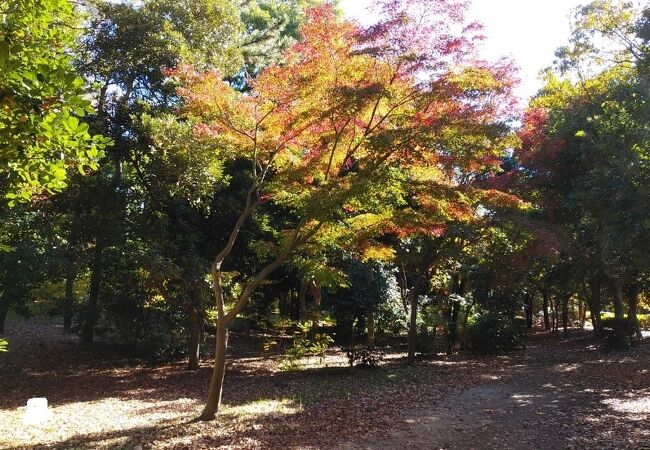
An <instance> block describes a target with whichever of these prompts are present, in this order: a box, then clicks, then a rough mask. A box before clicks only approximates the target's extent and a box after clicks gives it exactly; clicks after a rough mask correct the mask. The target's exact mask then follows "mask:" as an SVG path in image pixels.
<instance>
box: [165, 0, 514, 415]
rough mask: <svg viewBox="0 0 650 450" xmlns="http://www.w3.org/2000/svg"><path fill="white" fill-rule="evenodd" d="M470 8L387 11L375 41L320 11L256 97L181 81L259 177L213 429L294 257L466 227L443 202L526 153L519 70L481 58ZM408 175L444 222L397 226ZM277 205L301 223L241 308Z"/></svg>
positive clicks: (222, 332)
mask: <svg viewBox="0 0 650 450" xmlns="http://www.w3.org/2000/svg"><path fill="white" fill-rule="evenodd" d="M464 7H465V5H463V4H461V3H455V2H447V1H439V2H418V1H413V2H385V3H382V4H381V8H380V13H381V17H382V18H381V20H380V21H379V22H378V23H376V24H375V25H373V26H370V27H367V28H361V27H360V26H358V25H356V24H354V23H351V22H348V21H344V20H340V19H338V17H337V14H336V13H335V10H334V8H333V7H332V6H331V5H324V6H321V7H317V8H314V9H311V10H310V11H309V12H308V19H307V22H306V24H305V25H304V26H303V27H302V28H301V40H300V42H299V43H297V44H295V45H294V46H293V47H292V48H290V49H289V51H288V52H287V54H286V55H285V61H286V62H285V63H284V64H282V65H278V66H272V67H270V68H268V69H266V70H264V71H263V72H262V73H261V74H260V76H259V77H258V78H257V79H255V80H253V81H252V82H251V91H250V92H249V93H246V94H242V93H240V92H238V91H237V90H235V89H234V88H232V87H231V86H229V85H228V84H227V83H225V82H223V81H222V75H221V73H219V72H217V71H210V72H200V71H198V70H196V69H194V68H192V67H190V66H185V67H182V68H180V69H178V70H176V71H175V72H174V73H173V76H174V77H175V78H176V79H177V80H178V81H179V82H180V83H181V84H182V86H183V87H182V88H181V89H180V93H181V95H182V96H183V99H184V112H185V114H187V115H188V116H192V117H194V118H198V119H199V122H200V123H198V124H197V125H196V126H195V133H196V135H197V136H201V137H202V138H203V139H205V140H207V141H210V142H212V143H213V145H214V146H215V148H219V149H222V150H221V151H220V153H221V154H222V156H223V157H224V158H232V159H239V158H240V159H245V160H247V161H249V164H250V175H249V176H250V188H249V190H248V193H247V196H246V200H245V203H244V204H243V205H242V210H241V214H240V216H239V217H238V219H237V221H236V223H235V224H234V226H233V228H232V231H231V233H230V236H229V238H228V241H227V243H226V245H225V246H224V248H223V249H222V250H221V251H220V252H219V253H218V254H217V255H216V257H215V259H214V262H213V264H212V277H213V280H212V281H213V287H214V295H215V300H216V308H217V313H218V318H217V339H216V349H215V366H214V372H213V376H212V380H211V383H210V392H209V396H208V402H207V404H206V407H205V409H204V411H203V413H202V415H201V418H202V419H205V420H210V419H213V418H214V417H215V414H216V413H217V411H218V408H219V403H220V398H221V391H222V385H223V378H224V373H225V351H226V345H227V336H228V327H229V325H230V324H231V323H232V322H233V320H234V319H235V318H236V317H237V316H238V314H239V313H241V312H242V311H243V310H244V309H245V308H246V306H247V304H248V302H249V300H250V297H251V295H252V293H253V292H254V291H255V289H256V288H257V287H258V286H259V285H260V283H262V282H263V281H264V280H265V279H266V278H267V277H268V276H269V275H270V274H271V273H272V272H273V271H275V270H276V269H278V268H279V267H280V266H281V265H282V264H283V263H284V262H285V261H286V260H287V258H288V257H289V256H290V255H291V254H292V252H294V251H295V250H296V249H297V248H299V247H301V246H303V245H305V244H306V243H308V242H310V241H312V240H314V239H316V238H318V236H325V235H327V234H328V233H337V231H338V230H339V229H340V228H341V227H348V228H350V229H356V230H365V232H367V231H368V230H371V229H378V230H379V229H386V228H387V227H388V226H389V225H390V224H393V226H395V227H402V228H405V229H408V228H409V227H410V228H420V229H427V230H429V229H430V228H431V226H433V225H432V223H435V222H439V220H436V219H437V218H440V217H441V216H445V215H448V214H451V215H462V214H463V211H462V210H456V209H457V208H456V203H455V202H447V201H445V200H444V195H438V194H439V193H441V192H442V193H445V192H447V191H448V190H456V185H457V184H458V181H457V180H458V178H462V177H465V176H468V175H469V173H470V172H473V171H476V170H478V169H480V168H484V169H487V168H493V167H495V166H496V165H498V162H499V161H500V160H499V157H500V156H501V155H502V153H503V151H504V148H505V147H506V146H507V145H508V144H510V143H511V142H512V141H511V139H510V138H509V137H508V135H507V133H504V130H506V129H507V127H506V125H505V123H504V122H505V120H506V119H507V115H508V112H509V111H511V108H512V98H511V96H510V88H511V86H512V84H513V77H512V74H511V68H510V66H509V65H507V64H505V63H501V64H496V65H490V64H488V63H485V62H482V61H480V60H478V58H476V56H475V53H474V51H473V44H474V41H475V40H477V39H479V38H480V35H479V33H478V32H479V31H480V27H479V26H478V25H477V24H469V25H466V24H465V23H464V19H463V11H464ZM400 173H405V174H409V177H408V178H405V179H404V180H408V184H409V185H416V184H419V185H421V186H422V189H421V192H420V193H418V196H419V197H420V198H419V200H418V201H419V203H420V204H421V205H422V207H421V208H420V209H421V210H422V211H426V213H427V214H428V215H429V216H431V217H433V219H431V220H429V223H427V222H426V221H425V219H424V218H425V217H426V215H425V214H410V213H409V212H408V211H407V210H408V208H407V209H404V211H403V212H402V213H400V214H399V215H394V214H393V212H394V211H395V208H393V206H392V205H393V204H395V202H396V201H397V202H399V197H400V196H401V192H403V191H402V190H401V189H400V185H399V182H398V181H397V180H396V178H399V174H400ZM395 183H397V187H395ZM457 195H459V196H462V193H457ZM396 197H398V198H397V200H396ZM406 201H407V200H406V199H403V202H406ZM268 202H272V203H274V204H277V205H287V206H290V207H291V208H292V210H293V214H294V217H295V222H294V224H293V226H292V227H291V228H288V229H286V230H283V231H282V233H281V237H280V239H279V240H278V242H277V243H276V245H275V250H274V251H273V252H272V253H271V254H270V257H269V259H268V262H267V264H266V265H265V266H263V267H262V268H261V269H260V270H259V271H258V272H257V273H256V274H255V275H254V276H252V277H251V278H250V279H249V280H248V281H247V282H246V283H245V284H244V285H243V288H242V291H241V292H240V293H239V294H238V296H237V298H236V299H234V301H233V302H232V304H231V305H227V304H226V301H225V298H224V291H223V286H222V271H223V269H224V265H226V264H227V263H228V257H229V255H230V253H231V251H232V249H233V246H234V244H235V242H236V240H237V237H238V234H239V232H240V230H241V228H242V226H243V224H244V223H245V221H246V220H247V219H248V218H249V217H250V216H251V214H253V212H254V211H255V210H256V209H257V208H259V207H260V205H262V204H265V203H268ZM465 214H471V212H465ZM409 215H410V216H413V217H418V220H414V221H408V220H406V219H405V217H408V216H409ZM398 216H402V217H404V218H400V219H399V220H397V218H398ZM394 218H395V220H393V219H394Z"/></svg>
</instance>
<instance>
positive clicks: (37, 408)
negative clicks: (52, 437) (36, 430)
mask: <svg viewBox="0 0 650 450" xmlns="http://www.w3.org/2000/svg"><path fill="white" fill-rule="evenodd" d="M50 419H52V411H50V410H49V409H48V407H47V399H46V398H44V397H37V398H30V399H29V400H27V408H25V413H24V414H23V423H24V424H25V425H39V424H41V423H43V422H47V421H48V420H50Z"/></svg>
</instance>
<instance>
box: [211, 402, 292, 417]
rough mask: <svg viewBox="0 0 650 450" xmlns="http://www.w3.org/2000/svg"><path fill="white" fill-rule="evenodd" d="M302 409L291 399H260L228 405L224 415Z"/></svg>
mask: <svg viewBox="0 0 650 450" xmlns="http://www.w3.org/2000/svg"><path fill="white" fill-rule="evenodd" d="M301 410H302V405H300V404H298V403H296V402H295V401H293V400H290V399H279V400H278V399H260V400H257V401H254V402H251V403H247V404H245V405H239V406H232V407H230V406H227V405H226V407H225V408H224V409H223V413H222V414H221V416H222V417H248V416H253V417H254V416H259V415H265V414H279V415H285V414H295V413H297V412H299V411H301Z"/></svg>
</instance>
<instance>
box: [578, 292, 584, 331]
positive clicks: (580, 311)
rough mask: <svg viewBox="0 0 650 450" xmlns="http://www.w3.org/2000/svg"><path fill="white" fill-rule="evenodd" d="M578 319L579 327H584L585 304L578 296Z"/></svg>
mask: <svg viewBox="0 0 650 450" xmlns="http://www.w3.org/2000/svg"><path fill="white" fill-rule="evenodd" d="M578 321H579V322H580V329H581V330H582V329H583V328H584V327H585V304H584V302H583V301H582V298H578Z"/></svg>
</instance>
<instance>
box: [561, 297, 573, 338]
mask: <svg viewBox="0 0 650 450" xmlns="http://www.w3.org/2000/svg"><path fill="white" fill-rule="evenodd" d="M570 299H571V296H570V295H569V294H562V300H561V301H562V329H563V331H564V337H568V336H569V300H570Z"/></svg>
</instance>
